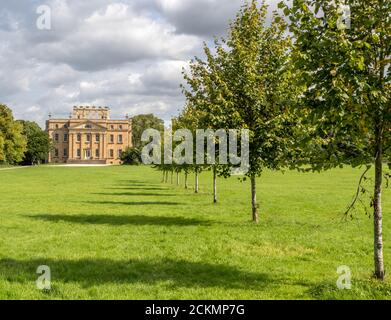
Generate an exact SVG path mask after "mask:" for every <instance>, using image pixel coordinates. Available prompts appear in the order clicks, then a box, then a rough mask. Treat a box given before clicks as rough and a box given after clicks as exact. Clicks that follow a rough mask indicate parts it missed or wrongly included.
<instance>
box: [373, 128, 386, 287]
mask: <svg viewBox="0 0 391 320" xmlns="http://www.w3.org/2000/svg"><path fill="white" fill-rule="evenodd" d="M381 136H382V133H381V131H380V133H378V137H377V148H376V149H377V151H376V159H375V171H376V172H375V193H374V198H373V209H374V215H373V218H374V250H375V251H374V258H375V277H376V278H377V279H380V280H384V261H383V230H382V228H383V227H382V225H383V221H382V219H383V213H382V206H381V192H382V182H383V181H382V180H383V148H382V144H383V141H382V138H381Z"/></svg>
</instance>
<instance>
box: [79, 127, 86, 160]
mask: <svg viewBox="0 0 391 320" xmlns="http://www.w3.org/2000/svg"><path fill="white" fill-rule="evenodd" d="M80 136H81V137H80V138H81V139H80V159H81V160H84V159H85V158H84V156H85V154H84V149H85V148H84V145H85V133H80Z"/></svg>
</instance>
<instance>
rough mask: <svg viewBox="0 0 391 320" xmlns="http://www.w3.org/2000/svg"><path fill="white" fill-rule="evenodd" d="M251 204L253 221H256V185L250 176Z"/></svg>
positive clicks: (257, 220)
mask: <svg viewBox="0 0 391 320" xmlns="http://www.w3.org/2000/svg"><path fill="white" fill-rule="evenodd" d="M251 204H252V211H253V222H254V223H258V222H259V217H258V206H257V186H256V181H255V177H251Z"/></svg>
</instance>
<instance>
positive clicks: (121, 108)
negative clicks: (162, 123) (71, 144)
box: [0, 0, 277, 126]
mask: <svg viewBox="0 0 391 320" xmlns="http://www.w3.org/2000/svg"><path fill="white" fill-rule="evenodd" d="M243 1H244V0H88V1H82V0H1V3H0V66H1V68H0V103H5V104H7V105H8V106H9V107H10V108H11V109H12V110H13V112H14V115H15V117H16V118H19V119H28V120H34V121H37V122H38V123H39V124H40V125H41V126H43V125H44V121H45V119H46V118H47V116H48V114H49V113H52V114H53V116H55V117H67V116H68V115H69V112H70V111H71V109H72V107H73V106H74V105H95V106H109V107H110V108H111V109H112V116H113V117H123V116H124V115H125V114H129V115H130V116H132V115H136V114H140V113H151V112H152V113H155V114H156V115H158V116H159V117H161V118H163V119H165V120H166V121H167V120H169V119H170V117H171V116H172V115H175V114H177V113H178V110H180V109H181V108H182V107H183V103H184V100H183V96H182V94H181V90H180V88H179V85H180V84H181V83H182V74H181V71H182V68H183V67H185V66H186V65H187V63H188V61H189V60H190V59H191V58H193V57H194V56H201V55H202V43H203V42H204V41H206V42H210V41H211V40H212V39H213V36H221V35H223V34H225V32H226V30H227V26H228V21H229V20H230V19H232V18H233V17H234V16H235V13H236V11H237V10H238V8H239V7H240V5H241V4H242V3H243ZM268 2H269V3H271V2H277V1H272V0H270V1H268ZM42 5H46V6H48V7H49V8H50V9H51V29H50V30H41V29H40V28H38V27H37V20H39V19H40V16H41V14H39V13H37V9H38V8H39V7H40V6H42ZM39 21H40V22H42V19H41V20H39ZM46 22H47V21H46Z"/></svg>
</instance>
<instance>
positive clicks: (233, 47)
mask: <svg viewBox="0 0 391 320" xmlns="http://www.w3.org/2000/svg"><path fill="white" fill-rule="evenodd" d="M346 4H347V5H349V11H350V17H348V18H349V19H350V20H349V21H346V19H347V17H346V16H343V15H342V12H341V7H339V6H338V2H335V1H331V0H329V1H324V0H295V1H293V2H292V4H291V5H289V6H288V5H287V4H285V3H284V2H281V3H280V4H279V5H278V8H279V10H278V12H277V11H276V12H274V14H273V17H272V19H271V22H269V21H268V18H267V17H268V6H267V5H266V4H265V3H264V2H263V3H261V4H260V5H259V4H258V2H257V1H255V0H252V1H249V2H246V3H245V4H244V5H243V6H242V8H241V9H240V11H239V12H238V14H237V16H236V18H235V19H234V20H233V21H232V22H231V23H230V28H229V32H228V35H227V36H226V37H223V38H221V39H215V42H214V45H213V46H212V47H210V46H208V45H206V44H205V45H204V57H202V58H199V57H196V58H195V59H193V60H192V61H191V63H190V70H189V71H184V79H185V82H186V83H185V84H184V85H183V86H182V89H183V93H184V95H185V96H186V105H185V107H184V109H183V111H182V112H181V114H180V115H179V116H177V117H175V118H174V119H173V120H172V129H173V130H176V129H179V128H186V129H189V130H190V131H192V132H195V130H197V128H203V129H214V130H217V129H226V130H229V129H249V131H250V151H249V157H250V167H249V171H248V173H247V174H246V176H245V177H244V179H249V180H250V190H251V207H252V219H253V221H254V222H255V223H257V222H258V221H259V204H258V202H257V192H256V189H257V188H256V187H257V185H256V181H257V180H256V178H257V177H260V176H261V174H262V172H263V171H264V170H265V169H271V170H279V169H282V168H290V169H297V170H301V171H318V172H320V171H324V170H329V169H332V168H335V167H342V166H344V165H349V166H353V167H363V170H364V172H363V176H362V177H361V179H360V185H359V186H358V189H357V190H358V191H357V195H356V197H355V201H354V202H353V203H352V204H351V205H350V206H349V209H348V210H347V212H346V214H348V215H351V214H352V209H353V208H354V207H355V206H356V201H357V198H358V197H361V196H362V195H363V194H364V193H365V192H364V191H365V188H364V187H363V186H362V185H361V182H362V181H363V179H362V178H363V177H364V176H365V177H366V175H368V174H369V172H370V171H369V169H370V168H372V167H374V169H375V170H374V171H375V173H374V179H373V181H374V183H373V192H372V195H371V197H370V199H368V200H369V201H368V204H369V206H370V207H372V210H373V222H374V229H373V230H374V233H373V234H374V265H375V272H374V275H375V277H376V278H378V279H384V275H385V270H384V261H383V239H382V216H383V212H382V205H381V204H382V201H381V194H382V188H383V187H384V186H385V185H386V183H385V180H387V179H388V178H389V177H390V174H389V173H387V172H386V167H387V165H388V167H389V168H391V163H390V158H391V103H390V96H391V90H390V89H391V82H390V72H389V71H390V69H389V68H390V62H391V41H390V40H391V39H390V38H391V4H390V2H389V1H382V0H358V1H346ZM344 19H345V20H344ZM218 143H219V139H218V138H216V144H218ZM216 150H217V149H216ZM216 152H217V151H216ZM156 167H157V168H158V169H159V170H162V172H163V181H165V182H168V179H169V174H171V182H173V175H174V174H176V175H177V184H178V183H179V172H184V174H185V187H186V188H187V180H188V175H189V173H190V172H194V174H195V192H198V175H199V174H200V172H202V171H203V170H212V171H213V190H214V192H213V194H214V195H213V202H217V182H216V177H217V176H223V177H229V176H230V168H231V167H232V166H230V165H221V164H219V163H218V162H217V163H216V164H214V165H212V166H199V165H194V164H191V165H190V164H188V165H184V166H178V165H175V164H173V165H164V164H162V165H157V166H156ZM387 185H388V183H387ZM361 202H362V201H361Z"/></svg>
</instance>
